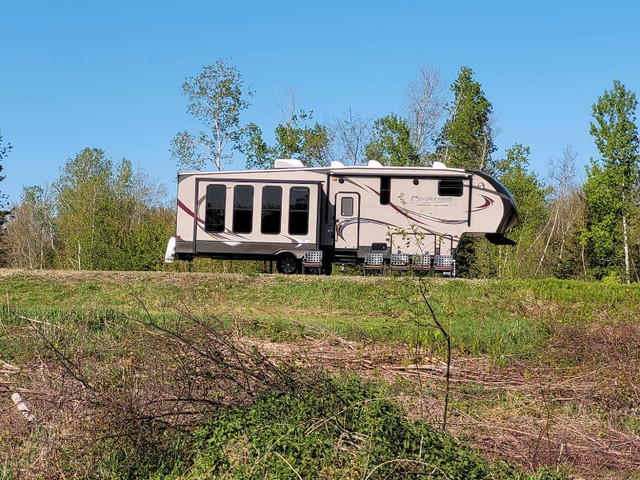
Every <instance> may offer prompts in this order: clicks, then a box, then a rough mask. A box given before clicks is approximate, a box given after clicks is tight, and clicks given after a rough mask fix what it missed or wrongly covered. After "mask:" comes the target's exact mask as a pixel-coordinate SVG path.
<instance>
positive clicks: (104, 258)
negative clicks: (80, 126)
mask: <svg viewBox="0 0 640 480" xmlns="http://www.w3.org/2000/svg"><path fill="white" fill-rule="evenodd" d="M111 169H112V162H111V160H110V159H109V158H107V156H106V155H105V153H104V151H103V150H99V149H95V148H93V149H90V148H85V149H84V150H82V151H81V152H80V153H78V154H77V155H76V156H75V157H74V158H70V159H69V160H68V161H67V163H66V164H65V166H64V168H63V169H62V173H61V175H60V178H59V179H58V181H57V182H56V184H55V189H56V191H57V201H56V204H57V205H56V207H57V211H58V219H57V221H58V225H59V229H60V237H61V255H60V257H59V261H60V262H61V264H60V266H68V265H69V264H70V265H72V266H73V267H74V268H76V269H78V270H83V269H89V270H95V269H109V267H110V259H111V258H113V257H112V255H113V254H114V252H113V248H112V247H113V245H114V243H116V241H117V239H114V235H116V234H117V229H116V228H115V225H114V212H113V195H112V192H111V185H110V179H111V178H110V177H111Z"/></svg>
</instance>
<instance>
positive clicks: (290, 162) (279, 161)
mask: <svg viewBox="0 0 640 480" xmlns="http://www.w3.org/2000/svg"><path fill="white" fill-rule="evenodd" d="M275 167H276V168H302V167H304V164H303V163H302V161H300V160H298V159H297V158H276V163H275Z"/></svg>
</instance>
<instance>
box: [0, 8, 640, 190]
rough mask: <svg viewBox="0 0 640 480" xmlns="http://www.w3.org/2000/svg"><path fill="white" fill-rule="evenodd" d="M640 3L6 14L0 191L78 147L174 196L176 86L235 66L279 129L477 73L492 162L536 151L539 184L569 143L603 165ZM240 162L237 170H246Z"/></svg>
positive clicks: (0, 20) (634, 74)
mask: <svg viewBox="0 0 640 480" xmlns="http://www.w3.org/2000/svg"><path fill="white" fill-rule="evenodd" d="M639 19H640V3H639V2H635V1H615V0H612V1H610V2H602V1H598V2H595V1H580V2H572V1H561V0H557V1H547V0H542V1H537V2H519V1H515V0H512V1H495V2H491V1H488V0H487V1H485V2H479V1H477V0H476V1H458V2H435V1H416V0H412V1H404V2H396V3H394V4H391V2H380V1H372V0H370V1H353V2H348V1H344V0H343V1H341V2H337V1H332V0H330V1H323V2H253V1H238V2H214V1H208V2H207V1H202V2H195V1H184V2H163V1H154V2H120V1H110V2H91V1H83V2H79V1H78V2H76V1H64V0H63V1H57V2H52V1H29V0H23V1H21V2H18V1H3V2H0V129H1V130H2V133H3V136H4V140H5V142H6V141H9V142H11V143H12V144H13V145H14V149H13V151H12V152H11V154H10V155H9V156H8V157H7V159H6V160H5V162H4V166H5V168H4V171H3V173H5V174H6V175H7V178H6V180H5V181H4V182H3V183H2V184H0V191H3V192H4V193H7V194H9V195H10V197H11V199H12V200H13V201H17V200H18V199H19V196H20V192H21V190H22V186H23V185H34V184H43V183H44V182H47V181H49V182H50V181H53V180H55V178H56V177H57V176H58V173H59V169H60V167H61V166H62V165H64V163H65V161H66V160H67V158H69V157H71V156H74V155H75V154H76V153H77V152H78V151H80V150H81V149H82V148H84V147H97V148H102V149H104V150H105V151H106V152H107V154H108V155H109V156H111V157H112V158H113V159H115V160H118V159H120V158H121V157H127V158H129V159H130V160H132V162H133V163H134V165H136V166H139V167H142V168H144V169H145V170H147V171H148V172H149V173H150V174H151V175H152V176H154V177H156V178H157V179H158V180H160V181H161V182H164V183H166V184H167V186H168V188H169V191H170V192H171V193H173V191H174V188H175V187H174V183H173V182H174V177H175V173H176V167H175V162H174V161H172V160H171V159H170V157H169V152H168V149H169V142H170V140H171V139H172V138H173V136H174V135H175V134H176V132H178V131H180V130H183V129H185V128H193V127H196V125H194V124H193V123H192V122H191V121H189V118H188V116H187V114H186V112H185V108H186V102H185V99H184V97H182V95H181V88H180V86H181V84H182V82H183V80H184V78H185V77H186V76H189V75H195V74H197V73H198V71H199V70H200V68H201V67H202V65H205V64H208V63H212V62H213V61H214V60H215V59H217V58H231V59H233V62H234V63H235V65H236V66H237V67H238V69H239V70H240V71H241V72H242V74H243V76H244V78H245V81H246V83H247V84H249V85H251V86H252V87H253V89H254V90H255V91H256V94H255V97H254V98H253V101H252V106H251V108H250V109H249V110H248V111H247V112H246V114H245V115H244V117H243V119H244V120H245V121H253V122H256V123H258V124H259V125H260V126H261V127H262V129H263V131H265V132H272V130H273V128H274V127H275V125H276V124H277V121H278V109H277V106H276V103H275V101H274V99H277V98H282V97H283V96H284V95H285V94H286V92H287V91H288V90H289V89H290V88H292V87H293V88H295V90H296V92H297V96H298V98H299V100H300V106H301V107H302V108H305V109H307V110H313V111H314V114H315V117H316V119H318V120H324V119H329V118H331V117H335V116H341V115H344V114H345V112H346V111H347V109H348V108H349V107H350V108H352V109H353V110H354V111H356V112H360V113H361V114H362V115H363V116H367V117H375V116H383V115H386V114H388V113H390V112H399V111H400V109H401V106H402V97H403V91H404V89H405V87H406V85H407V84H408V83H409V82H410V81H412V80H413V79H415V78H416V77H417V75H418V72H419V70H420V68H421V67H423V66H435V67H438V68H439V69H440V71H441V75H442V77H443V80H444V81H445V83H446V84H447V85H448V84H450V83H451V81H453V79H454V78H455V76H456V74H457V71H458V69H459V68H460V66H463V65H465V66H470V67H471V68H473V70H474V71H475V74H476V79H477V80H478V81H479V82H480V83H481V84H482V85H483V88H484V91H485V93H486V95H487V97H488V99H489V100H490V101H491V102H492V103H493V108H494V112H495V114H496V118H497V125H498V127H499V128H500V134H499V136H498V138H497V144H498V146H499V147H500V150H499V152H498V154H501V153H502V152H503V151H504V149H505V148H508V147H509V146H511V145H513V144H514V143H516V142H518V143H524V144H525V145H528V146H530V147H531V160H532V166H533V168H534V169H535V170H536V171H537V172H539V173H540V174H541V175H543V176H544V175H546V173H547V164H548V161H549V159H550V158H552V157H559V156H560V155H561V152H562V150H563V148H564V147H565V146H566V145H567V144H573V146H574V147H575V148H576V149H577V151H578V154H579V158H578V161H579V163H580V164H584V163H586V162H587V161H588V159H589V157H590V156H597V151H596V149H595V147H594V145H593V141H592V139H591V137H590V136H589V132H588V130H589V121H590V113H591V105H592V104H593V103H594V102H595V101H596V99H597V98H598V96H599V95H601V94H602V92H603V91H604V89H607V88H610V87H611V85H612V81H613V79H619V80H621V81H622V82H623V83H624V84H625V85H626V86H627V87H628V88H630V89H631V90H633V91H635V92H638V93H640V61H639V60H640V56H639V54H640V28H639V23H638V22H639ZM243 164H244V160H243V159H241V158H238V159H237V160H236V161H235V164H234V166H236V167H241V166H242V165H243Z"/></svg>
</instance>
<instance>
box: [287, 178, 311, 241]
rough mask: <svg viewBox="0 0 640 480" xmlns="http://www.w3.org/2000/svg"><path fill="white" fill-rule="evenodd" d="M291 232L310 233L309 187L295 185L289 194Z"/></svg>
mask: <svg viewBox="0 0 640 480" xmlns="http://www.w3.org/2000/svg"><path fill="white" fill-rule="evenodd" d="M289 233H290V234H292V235H306V234H307V233H309V189H308V188H306V187H293V188H291V192H290V194H289Z"/></svg>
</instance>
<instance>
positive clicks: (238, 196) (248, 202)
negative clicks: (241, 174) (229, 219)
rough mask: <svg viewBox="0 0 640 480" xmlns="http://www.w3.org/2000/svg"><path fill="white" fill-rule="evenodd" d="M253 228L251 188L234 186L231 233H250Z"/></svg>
mask: <svg viewBox="0 0 640 480" xmlns="http://www.w3.org/2000/svg"><path fill="white" fill-rule="evenodd" d="M252 227H253V187H252V186H250V185H236V186H235V188H234V189H233V233H251V230H252Z"/></svg>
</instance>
